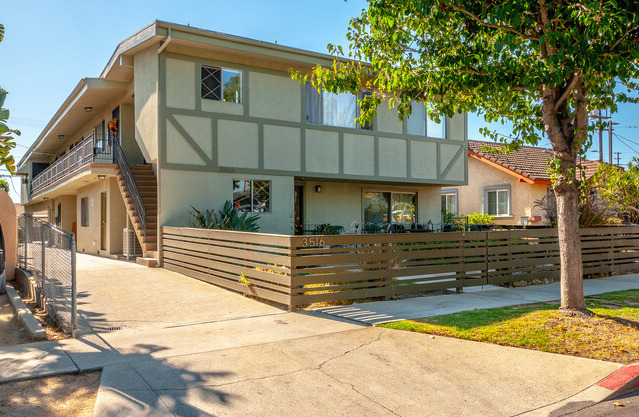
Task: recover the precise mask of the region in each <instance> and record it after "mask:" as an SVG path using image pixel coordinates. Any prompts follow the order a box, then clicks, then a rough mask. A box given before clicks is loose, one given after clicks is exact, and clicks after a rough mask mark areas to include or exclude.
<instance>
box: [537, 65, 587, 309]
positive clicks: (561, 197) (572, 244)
mask: <svg viewBox="0 0 639 417" xmlns="http://www.w3.org/2000/svg"><path fill="white" fill-rule="evenodd" d="M575 77H576V79H575V80H574V81H575V82H567V83H566V84H567V85H566V89H567V90H568V91H571V89H572V99H573V103H572V105H573V106H574V107H573V112H571V111H570V109H569V107H568V105H567V103H566V100H565V96H566V95H565V94H562V93H561V91H560V90H558V89H556V88H548V87H544V89H543V105H542V109H543V120H544V124H545V128H546V129H545V130H546V133H547V135H548V138H549V139H550V143H551V144H552V147H553V153H554V159H555V161H554V162H555V164H554V168H553V170H554V173H553V181H552V182H553V189H554V191H555V197H556V200H557V229H558V234H559V258H560V261H561V310H563V311H565V312H567V313H576V312H582V313H583V312H587V310H586V302H585V299H584V289H583V263H582V258H581V239H580V237H579V182H578V181H577V180H578V175H577V171H578V170H577V168H576V166H577V155H578V154H579V150H580V149H581V147H582V146H583V144H584V143H585V142H586V140H587V136H588V112H587V102H586V96H585V92H586V89H585V83H584V80H583V77H581V76H579V75H578V74H575ZM573 87H574V89H573ZM571 113H572V114H571Z"/></svg>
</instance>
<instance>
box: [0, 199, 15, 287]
mask: <svg viewBox="0 0 639 417" xmlns="http://www.w3.org/2000/svg"><path fill="white" fill-rule="evenodd" d="M17 220H18V218H17V217H16V208H15V205H14V204H13V201H12V200H11V197H9V194H7V192H6V191H4V190H0V227H1V228H2V237H3V238H4V256H5V268H6V279H7V281H11V280H13V279H14V278H15V269H16V263H17V261H18V257H17V256H18V255H17V244H18V225H17Z"/></svg>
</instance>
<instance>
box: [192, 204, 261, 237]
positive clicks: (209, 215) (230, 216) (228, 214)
mask: <svg viewBox="0 0 639 417" xmlns="http://www.w3.org/2000/svg"><path fill="white" fill-rule="evenodd" d="M191 215H192V216H193V225H194V226H195V227H199V228H202V229H221V230H237V231H241V232H258V231H259V230H260V226H259V225H258V224H257V222H258V220H259V219H260V216H259V215H250V214H249V213H246V212H245V213H242V214H241V215H239V214H238V212H237V210H235V208H234V207H233V204H232V203H231V202H230V201H229V200H227V201H226V202H225V203H224V206H223V207H222V209H221V210H219V217H218V215H217V213H215V210H209V209H205V210H198V209H196V208H195V207H193V206H191Z"/></svg>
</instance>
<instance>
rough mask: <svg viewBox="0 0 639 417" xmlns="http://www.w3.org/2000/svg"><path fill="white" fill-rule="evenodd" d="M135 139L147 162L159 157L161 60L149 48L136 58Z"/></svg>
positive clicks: (154, 160) (155, 160)
mask: <svg viewBox="0 0 639 417" xmlns="http://www.w3.org/2000/svg"><path fill="white" fill-rule="evenodd" d="M134 71H135V77H134V94H135V139H136V141H137V143H138V146H139V147H140V150H141V151H142V154H143V155H144V158H145V159H146V160H147V162H153V163H155V162H157V157H158V82H159V74H160V71H159V60H158V56H157V53H156V51H155V49H153V48H149V49H147V50H145V51H142V52H140V53H139V54H137V55H135V58H134Z"/></svg>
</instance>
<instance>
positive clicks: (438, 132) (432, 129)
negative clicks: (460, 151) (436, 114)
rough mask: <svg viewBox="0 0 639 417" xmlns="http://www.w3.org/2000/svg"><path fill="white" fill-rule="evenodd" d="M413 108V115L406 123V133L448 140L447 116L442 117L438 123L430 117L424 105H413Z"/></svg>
mask: <svg viewBox="0 0 639 417" xmlns="http://www.w3.org/2000/svg"><path fill="white" fill-rule="evenodd" d="M411 107H412V112H411V115H410V117H409V118H408V120H407V121H406V132H407V133H408V134H409V135H417V136H426V137H429V138H436V139H446V117H445V116H442V118H441V120H440V121H439V123H437V122H436V121H434V120H432V119H431V118H430V117H428V111H427V109H426V107H425V106H424V103H413V104H412V106H411Z"/></svg>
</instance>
